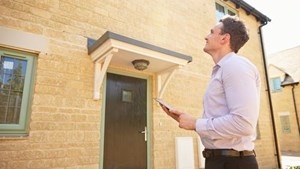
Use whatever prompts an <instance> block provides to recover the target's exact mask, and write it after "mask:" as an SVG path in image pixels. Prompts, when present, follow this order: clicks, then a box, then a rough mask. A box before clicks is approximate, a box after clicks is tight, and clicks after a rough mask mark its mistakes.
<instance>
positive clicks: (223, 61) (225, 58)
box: [216, 52, 235, 67]
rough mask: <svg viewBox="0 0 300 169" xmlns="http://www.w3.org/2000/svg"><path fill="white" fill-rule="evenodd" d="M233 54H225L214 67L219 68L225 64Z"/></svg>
mask: <svg viewBox="0 0 300 169" xmlns="http://www.w3.org/2000/svg"><path fill="white" fill-rule="evenodd" d="M234 55H235V53H234V52H230V53H228V54H226V55H225V56H224V57H223V58H222V59H221V60H220V61H219V62H218V63H217V64H216V65H218V66H219V67H221V66H222V65H223V64H224V63H226V61H227V60H228V59H229V58H230V57H231V56H234Z"/></svg>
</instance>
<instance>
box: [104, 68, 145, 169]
mask: <svg viewBox="0 0 300 169" xmlns="http://www.w3.org/2000/svg"><path fill="white" fill-rule="evenodd" d="M146 114H147V80H145V79H139V78H134V77H128V76H122V75H117V74H112V73H108V74H107V84H106V107H105V134H104V135H105V136H104V162H103V168H104V169H146V168H147V142H146V138H147V137H145V135H146V132H145V131H146V130H145V127H146V122H147V119H146V117H147V116H146Z"/></svg>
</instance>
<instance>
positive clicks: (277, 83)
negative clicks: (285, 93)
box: [271, 77, 281, 92]
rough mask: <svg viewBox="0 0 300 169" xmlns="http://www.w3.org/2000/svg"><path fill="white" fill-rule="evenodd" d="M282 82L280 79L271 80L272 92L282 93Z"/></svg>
mask: <svg viewBox="0 0 300 169" xmlns="http://www.w3.org/2000/svg"><path fill="white" fill-rule="evenodd" d="M280 85H281V80H280V77H275V78H271V90H272V92H280V91H281V86H280Z"/></svg>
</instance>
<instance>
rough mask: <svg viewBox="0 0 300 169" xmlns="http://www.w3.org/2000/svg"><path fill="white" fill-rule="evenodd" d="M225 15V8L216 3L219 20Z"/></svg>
mask: <svg viewBox="0 0 300 169" xmlns="http://www.w3.org/2000/svg"><path fill="white" fill-rule="evenodd" d="M224 15H225V9H224V7H223V6H221V5H220V4H218V3H216V17H217V22H219V20H220V19H221V18H222V17H223V16H224Z"/></svg>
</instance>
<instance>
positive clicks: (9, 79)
mask: <svg viewBox="0 0 300 169" xmlns="http://www.w3.org/2000/svg"><path fill="white" fill-rule="evenodd" d="M0 64H1V65H0V96H1V99H0V101H1V102H0V124H18V123H19V117H20V108H21V103H22V96H23V88H24V79H25V74H26V67H27V61H26V60H21V59H17V58H9V57H5V56H2V57H1V63H0Z"/></svg>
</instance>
